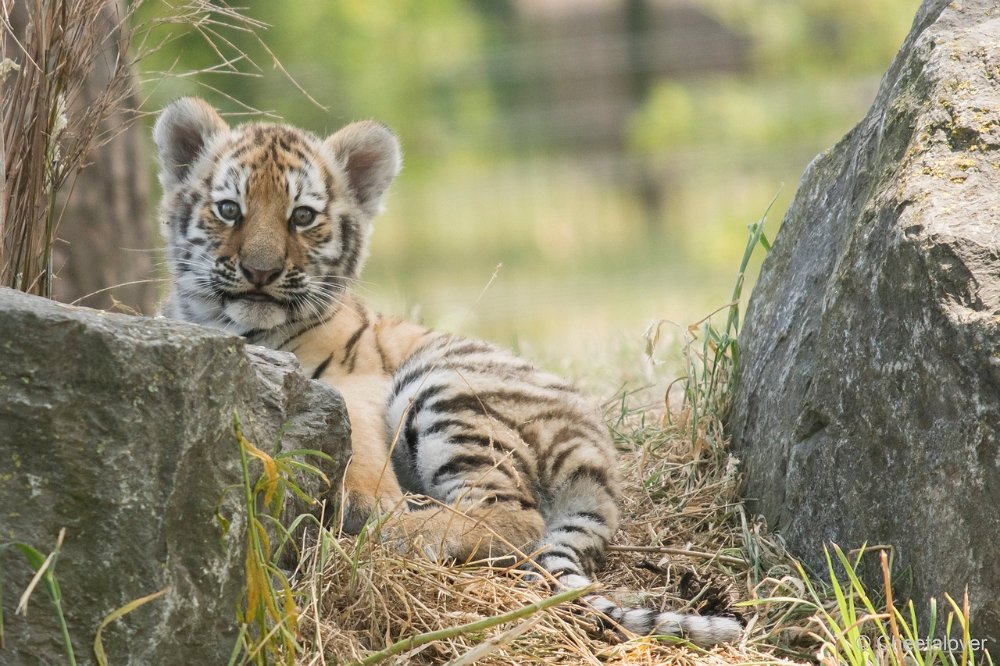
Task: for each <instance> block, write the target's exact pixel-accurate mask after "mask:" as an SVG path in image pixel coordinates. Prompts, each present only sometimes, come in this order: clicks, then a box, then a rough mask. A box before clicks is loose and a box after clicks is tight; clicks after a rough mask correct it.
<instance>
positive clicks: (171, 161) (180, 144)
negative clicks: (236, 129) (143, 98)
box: [153, 97, 229, 189]
mask: <svg viewBox="0 0 1000 666" xmlns="http://www.w3.org/2000/svg"><path fill="white" fill-rule="evenodd" d="M227 129H229V126H228V125H227V124H226V121H224V120H223V119H222V117H221V116H219V114H218V113H217V112H216V110H215V109H213V108H212V107H211V106H210V105H209V104H208V102H206V101H205V100H203V99H200V98H198V97H182V98H180V99H179V100H177V101H175V102H173V103H172V104H170V106H168V107H167V108H165V109H163V111H161V112H160V116H159V118H157V119H156V125H155V126H154V127H153V142H154V143H155V144H156V151H157V153H158V154H159V156H160V184H161V185H163V187H164V189H166V188H169V187H172V186H174V185H176V184H177V183H179V182H181V181H182V180H184V178H185V177H186V176H187V174H188V171H190V169H191V166H192V165H193V164H194V163H195V161H196V160H197V159H198V157H199V155H201V151H202V149H203V148H204V147H205V143H206V142H207V141H208V138H209V137H211V136H212V135H213V134H216V133H218V132H222V131H225V130H227Z"/></svg>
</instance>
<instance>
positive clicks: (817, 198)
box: [731, 0, 1000, 653]
mask: <svg viewBox="0 0 1000 666" xmlns="http://www.w3.org/2000/svg"><path fill="white" fill-rule="evenodd" d="M998 45H1000V13H998V12H997V7H996V2H995V1H994V0H964V1H963V2H952V3H949V2H948V1H947V0H928V1H927V2H925V3H924V4H923V6H922V7H921V8H920V10H919V12H918V14H917V17H916V20H915V22H914V25H913V29H912V32H911V33H910V35H909V37H908V38H907V39H906V41H905V43H904V44H903V47H902V49H901V51H900V53H899V54H898V56H897V57H896V59H895V61H894V62H893V64H892V66H891V68H890V69H889V71H888V73H887V74H886V75H885V77H884V79H883V80H882V84H881V87H880V90H879V92H878V95H877V97H876V99H875V102H874V104H873V106H872V108H871V110H870V111H869V113H868V114H867V115H866V117H865V118H864V120H862V121H861V123H860V124H858V126H857V127H855V128H854V129H853V130H852V131H851V132H850V133H849V134H848V135H847V136H846V137H844V139H843V140H841V141H840V143H838V144H837V145H836V146H835V147H834V148H833V149H832V150H830V151H828V152H826V153H824V154H822V155H820V156H819V157H818V158H817V159H816V160H815V161H814V162H813V163H812V164H811V165H810V166H809V168H808V169H807V171H806V173H805V175H804V176H803V178H802V182H801V184H800V186H799V190H798V193H797V194H796V196H795V199H794V202H793V204H792V206H791V208H790V209H789V211H788V213H787V215H786V217H785V220H784V223H783V225H782V227H781V230H780V232H779V234H778V236H777V238H776V241H775V243H774V248H773V250H772V251H771V253H770V255H769V256H768V257H767V259H766V261H765V262H764V266H763V269H762V272H761V276H760V280H759V282H758V284H757V286H756V289H755V290H754V293H753V297H752V299H751V301H750V306H749V309H748V311H747V316H746V325H745V328H744V329H743V332H742V335H741V338H740V343H741V348H742V359H743V366H742V371H741V375H740V379H739V384H738V388H737V393H736V397H735V401H734V405H733V410H732V414H731V428H732V435H733V447H734V449H735V450H736V453H737V455H738V456H739V457H741V459H742V460H743V462H744V465H745V476H746V494H747V496H748V497H749V498H751V499H752V508H755V509H756V510H757V511H759V512H760V513H762V514H763V515H764V516H766V518H767V519H768V522H769V524H770V526H771V527H772V528H774V529H777V530H778V531H779V532H780V533H781V534H782V535H783V536H784V538H785V540H786V543H787V545H788V546H789V548H790V550H791V551H792V552H793V553H796V554H798V555H800V556H802V557H804V558H805V560H806V561H807V562H808V563H810V564H811V565H812V566H813V567H814V568H816V569H818V570H825V565H824V564H823V559H822V547H823V545H824V543H826V542H829V541H834V542H836V543H838V544H839V545H841V546H842V547H844V548H845V549H848V548H856V547H858V546H860V545H862V544H863V543H865V542H867V543H868V544H892V545H893V546H894V547H895V548H896V556H895V564H896V572H895V573H896V576H895V581H896V583H897V585H898V586H899V588H900V589H898V590H897V598H898V597H899V595H901V594H902V595H905V596H911V597H912V598H913V599H914V603H915V604H916V606H917V607H918V608H920V609H925V608H926V601H927V598H928V597H930V596H935V597H937V598H938V599H939V601H942V595H943V594H944V593H946V592H947V593H949V594H951V595H952V596H954V597H955V598H956V599H958V600H959V601H961V596H962V594H963V591H964V590H965V588H966V587H968V590H969V595H970V598H971V601H972V616H973V637H974V638H979V639H986V640H988V641H989V646H990V648H991V649H992V650H994V651H995V650H996V648H997V646H998V645H1000V644H998V643H997V641H998V640H1000V605H998V604H997V591H998V590H1000V565H998V564H997V559H996V554H995V553H994V552H993V548H994V544H996V543H997V542H998V541H1000V511H998V510H997V507H1000V438H998V435H997V428H998V427H1000V326H998V315H1000V226H998V222H1000V153H998V152H997V151H998V149H1000V48H998ZM875 561H876V560H873V562H875ZM869 573H874V572H869ZM870 579H871V581H872V582H873V583H874V584H875V585H876V586H877V587H878V588H879V589H880V588H881V583H880V581H879V579H878V576H874V575H872V576H871V578H870ZM994 653H995V652H994Z"/></svg>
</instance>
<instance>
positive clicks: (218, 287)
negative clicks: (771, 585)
mask: <svg viewBox="0 0 1000 666" xmlns="http://www.w3.org/2000/svg"><path fill="white" fill-rule="evenodd" d="M154 140H155V141H156V145H157V148H158V151H159V154H160V159H161V163H162V168H161V172H160V180H161V183H162V184H163V189H164V195H163V202H162V205H161V221H162V223H163V228H164V232H165V235H166V237H167V241H168V253H169V255H168V256H169V263H170V267H171V272H172V275H173V278H174V279H173V286H172V289H171V293H170V295H169V297H168V299H167V301H166V303H165V306H164V313H165V314H167V315H168V316H172V317H175V318H180V319H185V320H188V321H193V322H197V323H200V324H204V325H208V326H214V327H217V328H221V329H224V330H227V331H231V332H233V333H236V334H239V335H242V336H244V337H245V338H247V340H249V341H250V342H254V343H257V344H263V345H266V346H269V347H272V348H275V349H284V350H288V351H292V352H294V353H295V354H296V356H297V357H298V359H299V361H300V363H301V365H302V368H303V370H304V371H305V372H306V373H308V374H309V375H311V376H312V377H313V378H314V379H320V380H322V381H325V382H328V383H330V384H331V385H333V386H335V387H337V388H338V389H339V390H340V391H341V393H342V394H343V396H344V400H345V403H346V405H347V410H348V414H349V416H350V419H351V427H352V435H351V438H352V448H353V457H352V460H351V463H350V464H349V466H348V468H347V471H346V474H345V479H344V493H345V497H346V506H345V507H344V512H343V515H344V526H345V528H346V529H348V530H358V529H360V527H361V526H362V525H363V524H364V523H365V521H367V520H368V519H369V517H370V516H372V515H373V514H378V513H382V512H385V511H394V510H395V511H396V512H397V513H398V515H397V516H396V519H395V520H393V521H389V522H388V523H387V524H386V525H387V529H386V532H384V533H383V536H384V538H387V539H388V540H389V541H390V542H392V543H394V544H396V545H398V546H399V547H400V548H404V549H407V550H411V551H418V552H421V553H423V554H424V555H426V556H428V557H431V558H434V559H448V560H458V561H469V560H479V559H484V558H513V559H514V560H520V559H523V558H524V555H525V554H532V553H534V558H533V560H534V566H538V567H540V568H542V569H544V570H545V571H547V572H550V573H552V574H554V575H556V576H558V581H559V585H561V586H563V587H573V588H576V587H580V586H585V585H589V584H590V582H591V577H592V576H593V575H594V572H595V570H596V568H597V567H598V566H599V565H600V563H601V562H602V560H603V557H604V554H605V552H606V549H607V545H608V543H609V542H610V540H611V539H612V537H613V536H614V534H615V531H616V529H617V527H618V502H617V500H618V485H619V481H618V478H617V464H616V456H615V450H614V446H613V445H612V442H611V440H610V437H609V436H608V432H607V428H606V427H605V426H604V424H603V422H602V420H601V417H600V414H599V413H598V411H597V409H596V408H595V407H594V405H592V404H591V403H590V402H588V401H587V400H585V399H583V398H582V397H581V396H580V395H579V394H578V393H577V392H576V391H575V390H574V389H573V387H572V386H570V385H569V384H567V383H566V382H565V381H563V380H562V379H560V378H558V377H556V376H554V375H552V374H549V373H547V372H544V371H542V370H540V369H538V368H536V367H535V366H533V365H532V364H531V363H528V362H527V361H524V360H522V359H520V358H517V357H516V356H514V355H513V354H511V353H510V352H508V351H505V350H502V349H499V348H497V347H495V346H493V345H490V344H488V343H485V342H480V341H476V340H469V339H463V338H460V337H455V336H451V335H446V334H444V333H439V332H435V331H432V330H429V329H427V328H424V327H422V326H419V325H417V324H414V323H410V322H406V321H403V320H399V319H392V318H386V317H382V316H381V315H379V314H377V313H374V312H372V311H371V310H369V309H368V308H366V307H365V306H364V305H363V304H362V303H360V302H359V301H358V300H357V299H356V298H355V297H354V296H353V295H352V293H351V291H350V286H351V283H352V282H353V281H354V280H355V279H356V278H357V277H358V274H359V272H360V270H361V267H362V265H363V264H364V261H365V257H366V253H367V249H368V239H369V235H370V232H371V222H372V218H373V217H374V216H375V215H376V214H377V213H378V212H379V210H380V207H381V205H382V200H383V196H384V194H385V190H386V188H387V187H388V186H389V184H390V182H391V181H392V179H393V178H394V177H395V175H396V173H397V171H398V170H399V167H400V155H399V148H398V143H397V141H396V139H395V137H394V135H393V134H392V133H391V132H390V131H389V130H388V129H387V128H385V127H384V126H382V125H380V124H378V123H373V122H363V123H355V124H353V125H349V126H347V127H346V128H344V129H342V130H340V131H339V132H337V133H336V134H334V135H333V136H331V137H329V138H327V139H320V138H318V137H316V136H314V135H312V134H309V133H307V132H304V131H301V130H298V129H295V128H291V127H287V126H282V125H271V124H247V125H243V126H240V127H236V128H229V127H228V126H227V125H226V123H225V122H224V121H223V120H222V119H221V118H220V117H219V116H218V114H217V113H216V112H215V111H214V110H213V109H212V108H211V107H209V106H208V105H207V104H205V103H204V102H202V101H201V100H197V99H193V98H186V99H181V100H178V101H177V102H175V103H174V104H172V105H171V106H170V107H168V108H167V109H166V110H164V112H163V113H162V114H161V116H160V118H159V120H158V121H157V124H156V128H155V129H154ZM421 496H422V497H424V498H429V500H428V501H424V502H418V501H417V500H416V498H419V497H421ZM407 503H409V508H408V509H406V510H402V509H405V508H406V507H407V506H408V504H407ZM536 575H537V574H536ZM586 601H587V602H589V604H590V605H591V606H592V607H593V608H595V609H597V610H598V611H599V612H600V613H601V614H602V616H601V617H603V618H605V620H607V619H610V620H611V621H612V622H613V623H615V624H616V625H618V626H621V627H624V628H625V629H628V630H630V631H633V632H636V633H640V634H650V633H656V634H668V635H672V636H686V637H688V638H689V639H691V640H692V641H694V642H696V643H699V644H702V645H711V644H714V643H718V642H724V641H731V640H733V639H735V638H736V637H737V636H738V635H739V632H740V626H739V624H738V623H737V622H736V620H734V619H732V618H725V617H703V616H698V615H690V614H679V613H670V612H667V613H663V612H657V611H653V610H649V609H626V608H622V607H620V606H618V605H617V604H615V603H614V602H612V601H610V600H609V599H607V598H604V597H601V596H591V597H587V598H586Z"/></svg>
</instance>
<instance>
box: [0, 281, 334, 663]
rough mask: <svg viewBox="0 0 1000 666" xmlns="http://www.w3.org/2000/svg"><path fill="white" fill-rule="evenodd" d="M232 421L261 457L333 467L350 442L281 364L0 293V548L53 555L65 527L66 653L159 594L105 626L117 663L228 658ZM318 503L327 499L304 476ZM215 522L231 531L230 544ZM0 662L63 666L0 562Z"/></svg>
mask: <svg viewBox="0 0 1000 666" xmlns="http://www.w3.org/2000/svg"><path fill="white" fill-rule="evenodd" d="M234 412H235V413H237V414H239V416H240V419H241V421H242V423H243V429H244V432H245V433H246V435H247V436H248V438H250V439H251V440H252V441H253V442H255V443H256V444H257V445H258V446H260V447H261V448H263V449H265V450H269V451H271V450H273V449H274V446H275V443H276V442H278V440H279V432H280V433H281V434H280V441H281V447H283V448H284V449H286V450H289V449H300V448H304V449H316V450H322V451H325V452H327V453H328V454H330V455H331V456H333V458H334V463H330V464H324V465H323V466H324V467H325V468H326V471H327V472H328V473H329V474H330V476H331V478H333V479H337V478H339V476H340V474H339V470H340V469H341V466H342V465H343V463H344V460H345V459H346V455H347V453H348V450H349V449H348V446H349V444H348V443H349V437H350V430H349V426H348V421H347V415H346V411H345V408H344V406H343V401H342V400H341V398H340V395H339V394H338V393H337V392H336V391H335V390H333V389H331V388H329V387H327V386H326V385H323V384H320V383H318V382H314V381H311V380H308V379H306V378H305V377H303V376H302V375H301V374H300V373H299V372H298V370H297V365H296V363H295V360H294V357H292V356H291V355H289V354H282V353H278V352H273V351H268V350H264V349H261V348H257V347H251V346H247V345H245V344H244V343H243V341H242V340H241V339H239V338H235V337H232V336H229V335H225V334H223V333H220V332H217V331H212V330H208V329H204V328H200V327H197V326H193V325H190V324H184V323H179V322H173V321H169V320H165V319H152V318H147V317H130V316H126V315H118V314H109V313H105V312H98V311H94V310H88V309H86V308H72V307H68V306H64V305H60V304H58V303H54V302H52V301H48V300H45V299H40V298H37V297H33V296H27V295H24V294H21V293H18V292H14V291H10V290H0V543H9V542H24V543H28V544H30V545H32V546H33V547H35V548H37V549H38V550H40V551H42V552H45V553H47V552H48V551H49V550H51V548H52V546H53V545H54V543H55V540H56V537H57V535H58V533H59V530H60V529H62V528H65V530H66V537H65V542H64V544H63V549H62V554H61V555H60V557H59V559H58V562H57V565H56V577H57V579H58V581H59V585H60V586H61V589H62V594H63V605H64V607H65V611H66V615H67V619H68V624H69V626H70V629H71V633H72V638H73V643H74V648H75V652H76V655H77V659H78V662H79V663H81V664H86V663H92V660H93V654H92V645H93V641H94V633H95V631H96V629H97V627H98V625H99V623H100V622H101V620H102V619H103V618H104V617H105V616H107V615H108V614H109V613H111V612H112V611H114V610H115V609H116V608H118V607H120V606H122V605H124V604H126V603H128V602H130V601H132V600H134V599H137V598H139V597H142V596H145V595H147V594H150V593H152V592H156V591H158V590H161V589H164V588H169V592H168V593H167V594H166V595H165V596H164V597H162V598H160V599H157V600H155V601H153V602H150V603H148V604H146V605H145V606H143V607H141V608H139V609H138V610H136V611H134V612H132V613H131V614H129V615H127V616H125V617H124V618H123V619H122V620H119V621H117V622H115V623H114V624H112V625H111V626H110V627H109V628H108V629H107V630H105V632H104V637H105V639H104V643H105V646H106V648H107V652H108V657H109V660H110V663H112V664H115V665H121V664H135V665H140V664H142V665H148V664H165V665H166V664H178V665H180V664H185V665H187V664H224V663H226V662H227V661H228V659H229V655H230V652H231V651H232V648H233V645H234V644H235V641H236V635H237V623H236V608H237V603H238V601H239V597H240V593H241V589H242V585H243V556H244V551H243V547H242V538H243V537H242V534H243V525H244V517H243V513H242V512H241V510H240V506H241V505H240V499H241V494H240V493H239V492H238V491H237V492H235V493H234V492H227V490H226V489H227V488H230V487H232V486H234V485H235V484H238V483H239V482H240V479H241V474H240V463H239V460H240V458H239V448H238V445H237V442H236V438H235V436H234V434H233V414H234ZM310 490H311V491H313V492H314V493H316V494H320V493H322V492H323V491H324V489H322V488H320V486H319V484H318V483H316V482H313V484H312V486H311V488H310ZM217 512H219V513H221V514H222V515H223V516H224V517H225V518H226V519H228V520H230V521H232V524H231V526H230V528H229V530H228V532H227V533H225V534H224V533H223V531H222V529H221V526H220V521H219V520H218V519H217V515H216V514H217ZM0 576H2V584H3V610H4V620H5V624H6V631H5V642H6V646H5V647H4V648H3V649H0V663H3V664H8V663H9V664H18V665H21V664H24V665H32V664H62V663H65V657H64V656H63V654H64V653H63V649H62V645H61V640H60V633H59V629H58V627H57V624H56V620H55V614H54V612H53V610H52V604H51V601H50V600H49V598H48V596H47V594H46V592H45V590H44V589H43V588H42V587H39V588H38V589H37V590H35V592H34V594H33V596H32V598H31V602H30V604H29V606H28V613H27V616H26V617H22V616H19V615H16V614H15V613H14V607H15V605H16V604H17V600H18V597H19V596H20V594H21V592H22V591H23V590H24V589H25V587H26V586H27V584H28V582H29V580H30V578H31V571H30V569H29V568H28V566H27V564H26V563H25V561H24V558H23V557H22V556H21V555H20V553H18V552H16V551H15V550H14V549H12V548H4V549H3V550H2V551H0Z"/></svg>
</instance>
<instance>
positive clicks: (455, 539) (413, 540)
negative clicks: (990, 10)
mask: <svg viewBox="0 0 1000 666" xmlns="http://www.w3.org/2000/svg"><path fill="white" fill-rule="evenodd" d="M544 529H545V525H544V522H543V521H542V516H541V514H540V513H539V512H538V511H537V510H534V509H526V508H522V507H519V506H516V505H514V506H512V505H510V504H509V503H506V502H497V503H463V502H459V503H457V504H451V505H439V506H437V507H433V508H423V509H417V510H415V511H409V512H407V513H403V514H400V515H398V516H395V517H394V518H393V519H391V520H390V521H389V522H387V523H386V524H385V525H384V526H383V539H384V540H386V541H387V542H388V543H390V544H392V545H394V546H395V547H396V548H398V549H400V550H403V551H409V552H413V551H416V552H420V553H422V554H423V555H424V556H426V557H427V558H429V559H431V560H434V561H446V560H447V561H457V562H473V561H482V560H486V559H490V560H494V561H495V560H497V559H498V558H504V559H506V558H511V559H510V562H506V561H504V562H503V563H505V564H514V563H515V562H516V561H517V560H519V559H521V558H522V557H524V556H526V555H528V554H530V552H531V549H532V548H533V547H534V545H535V544H536V543H537V542H538V540H539V539H540V538H541V536H542V532H543V531H544Z"/></svg>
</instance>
